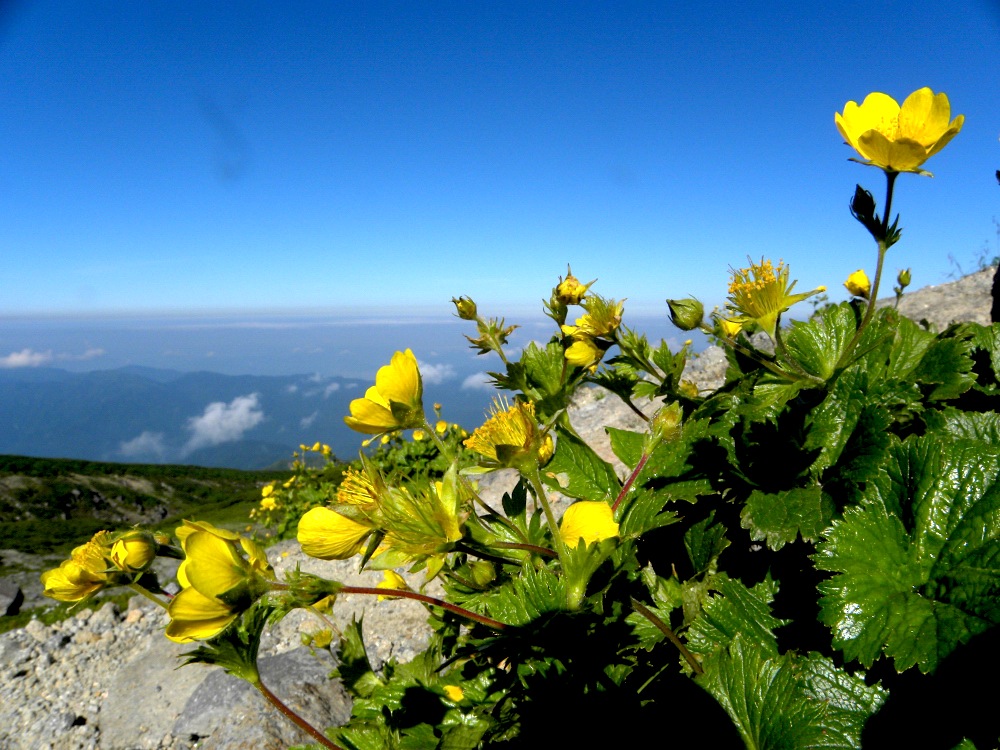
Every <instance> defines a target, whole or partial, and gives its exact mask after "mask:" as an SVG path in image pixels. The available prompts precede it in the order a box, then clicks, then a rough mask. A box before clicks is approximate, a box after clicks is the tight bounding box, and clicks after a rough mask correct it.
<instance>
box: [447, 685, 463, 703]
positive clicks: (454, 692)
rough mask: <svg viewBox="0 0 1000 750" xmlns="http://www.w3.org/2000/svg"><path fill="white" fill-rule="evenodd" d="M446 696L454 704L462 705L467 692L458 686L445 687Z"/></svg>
mask: <svg viewBox="0 0 1000 750" xmlns="http://www.w3.org/2000/svg"><path fill="white" fill-rule="evenodd" d="M443 689H444V694H445V695H446V696H447V697H448V700H450V701H451V702H452V703H460V702H461V701H462V699H463V698H465V691H464V690H462V688H460V687H459V686H458V685H445V686H444V688H443Z"/></svg>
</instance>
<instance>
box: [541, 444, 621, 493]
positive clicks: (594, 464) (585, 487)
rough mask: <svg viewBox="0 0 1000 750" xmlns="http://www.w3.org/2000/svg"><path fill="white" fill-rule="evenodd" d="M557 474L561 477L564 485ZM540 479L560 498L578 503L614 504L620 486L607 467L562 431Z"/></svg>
mask: <svg viewBox="0 0 1000 750" xmlns="http://www.w3.org/2000/svg"><path fill="white" fill-rule="evenodd" d="M560 474H564V475H565V483H564V482H563V480H562V479H561V478H559V475H560ZM544 476H545V477H546V478H547V479H548V480H549V482H550V484H553V485H554V486H556V487H558V489H559V491H560V492H562V493H563V494H564V495H567V496H568V497H574V498H577V499H579V500H604V501H607V502H614V499H615V498H616V497H617V496H618V492H619V491H620V490H621V487H622V485H621V481H620V480H619V479H618V475H617V474H615V470H614V469H613V468H612V467H611V464H609V463H608V462H607V461H605V460H604V459H602V458H601V457H600V456H598V455H597V454H596V453H594V450H593V448H591V447H590V446H589V445H587V444H586V443H584V442H583V441H581V440H580V439H579V438H578V437H576V436H575V435H572V434H569V433H566V432H562V431H560V432H559V440H558V441H557V442H556V453H555V455H554V456H553V457H552V460H551V461H549V463H548V464H547V465H546V467H545V469H544Z"/></svg>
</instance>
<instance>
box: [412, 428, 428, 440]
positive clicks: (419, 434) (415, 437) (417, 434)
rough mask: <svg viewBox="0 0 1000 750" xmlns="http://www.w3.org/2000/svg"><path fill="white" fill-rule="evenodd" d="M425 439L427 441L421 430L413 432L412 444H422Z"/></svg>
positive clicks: (424, 433) (425, 434)
mask: <svg viewBox="0 0 1000 750" xmlns="http://www.w3.org/2000/svg"><path fill="white" fill-rule="evenodd" d="M426 439H427V433H426V432H424V431H423V430H414V431H413V442H415V443H422V442H423V441H424V440H426Z"/></svg>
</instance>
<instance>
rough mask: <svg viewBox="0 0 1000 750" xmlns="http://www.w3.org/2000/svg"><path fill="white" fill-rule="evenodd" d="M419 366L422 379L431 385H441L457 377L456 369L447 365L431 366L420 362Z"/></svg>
mask: <svg viewBox="0 0 1000 750" xmlns="http://www.w3.org/2000/svg"><path fill="white" fill-rule="evenodd" d="M417 366H418V367H419V368H420V377H421V378H423V381H424V382H425V383H430V384H431V385H440V384H441V383H443V382H444V381H446V380H451V379H452V378H453V377H455V368H454V367H452V366H451V365H449V364H446V363H442V364H440V365H430V364H427V363H426V362H418V363H417Z"/></svg>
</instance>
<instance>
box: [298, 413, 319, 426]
mask: <svg viewBox="0 0 1000 750" xmlns="http://www.w3.org/2000/svg"><path fill="white" fill-rule="evenodd" d="M318 416H319V412H318V411H314V412H313V413H312V414H310V415H309V416H308V417H302V419H300V420H299V427H301V428H302V429H303V430H304V429H306V428H308V427H311V426H312V423H313V422H315V421H316V417H318Z"/></svg>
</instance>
